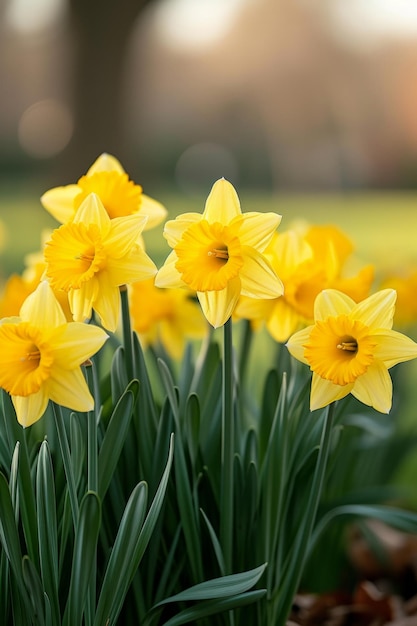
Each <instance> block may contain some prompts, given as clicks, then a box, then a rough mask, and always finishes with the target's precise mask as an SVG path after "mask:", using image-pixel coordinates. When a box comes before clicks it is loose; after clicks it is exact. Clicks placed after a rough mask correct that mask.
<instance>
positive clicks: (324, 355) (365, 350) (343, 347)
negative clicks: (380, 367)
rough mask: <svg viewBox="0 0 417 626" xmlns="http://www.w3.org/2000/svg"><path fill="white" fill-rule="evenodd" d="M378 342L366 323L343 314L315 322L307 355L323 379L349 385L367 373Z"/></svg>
mask: <svg viewBox="0 0 417 626" xmlns="http://www.w3.org/2000/svg"><path fill="white" fill-rule="evenodd" d="M375 345H376V344H375V343H374V342H373V341H372V339H371V337H370V336H369V334H368V327H367V326H366V325H365V324H363V323H362V322H360V321H358V320H352V319H350V318H349V317H348V316H347V315H340V316H338V317H328V318H327V319H326V320H319V321H317V322H316V323H315V325H314V327H313V329H312V331H311V333H310V337H309V340H308V343H307V344H306V345H305V346H304V356H305V358H306V359H307V361H308V362H309V364H310V369H311V370H312V371H313V372H315V373H316V374H318V375H319V376H321V378H325V379H326V380H330V381H331V382H333V383H334V384H336V385H347V384H349V383H353V382H354V381H355V380H356V379H357V378H358V376H361V375H362V374H364V373H365V372H366V370H367V369H368V367H369V365H370V364H371V363H372V360H373V358H374V357H373V353H374V348H375Z"/></svg>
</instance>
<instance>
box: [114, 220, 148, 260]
mask: <svg viewBox="0 0 417 626" xmlns="http://www.w3.org/2000/svg"><path fill="white" fill-rule="evenodd" d="M147 219H148V218H147V217H146V216H139V215H137V214H134V215H127V216H125V217H115V218H113V219H112V220H111V226H110V230H109V232H108V233H107V235H106V238H105V239H104V241H103V244H104V246H105V247H106V252H107V254H108V255H109V256H110V257H113V258H117V257H121V256H124V255H126V254H128V253H129V252H130V251H131V250H132V248H133V246H134V245H135V244H136V243H137V241H138V238H139V235H140V234H141V233H142V230H143V229H144V226H145V224H146V222H147Z"/></svg>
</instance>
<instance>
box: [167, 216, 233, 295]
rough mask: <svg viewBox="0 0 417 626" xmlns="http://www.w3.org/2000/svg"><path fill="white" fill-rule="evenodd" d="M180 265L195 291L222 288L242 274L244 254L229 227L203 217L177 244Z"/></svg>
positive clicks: (182, 273)
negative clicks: (211, 222) (240, 271)
mask: <svg viewBox="0 0 417 626" xmlns="http://www.w3.org/2000/svg"><path fill="white" fill-rule="evenodd" d="M175 252H176V254H177V257H178V261H177V263H176V268H177V270H178V271H179V272H180V274H181V277H182V279H183V281H184V282H185V283H186V284H187V285H188V286H189V287H190V289H192V290H193V291H219V290H221V289H224V288H225V287H226V286H227V283H228V282H229V280H231V279H233V278H235V277H236V276H237V275H238V274H239V270H240V269H241V267H242V265H243V256H242V250H241V245H240V241H239V239H238V237H237V236H236V235H235V234H234V233H233V231H232V229H231V228H230V227H229V226H223V225H222V224H220V223H219V222H214V223H213V224H210V223H209V222H207V220H201V221H199V222H197V223H195V224H192V225H191V226H190V227H189V228H187V230H186V231H185V232H184V233H183V236H182V238H181V240H180V241H179V243H178V244H177V245H176V246H175Z"/></svg>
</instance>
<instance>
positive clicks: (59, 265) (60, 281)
mask: <svg viewBox="0 0 417 626" xmlns="http://www.w3.org/2000/svg"><path fill="white" fill-rule="evenodd" d="M106 258H107V257H106V253H105V250H104V247H103V243H102V240H101V235H100V231H99V228H98V226H97V225H96V224H88V225H85V224H82V223H73V222H69V223H67V224H63V225H62V226H60V227H59V228H58V229H56V230H54V231H53V233H52V235H51V239H50V240H49V241H48V242H47V244H46V246H45V261H46V263H47V269H46V274H47V276H48V279H49V281H50V284H51V286H52V287H53V288H54V289H64V290H65V291H70V289H79V288H80V287H81V285H82V284H83V283H85V282H86V281H88V280H90V279H91V278H93V276H94V275H95V274H96V273H97V272H99V271H100V270H101V269H103V268H104V267H105V265H106Z"/></svg>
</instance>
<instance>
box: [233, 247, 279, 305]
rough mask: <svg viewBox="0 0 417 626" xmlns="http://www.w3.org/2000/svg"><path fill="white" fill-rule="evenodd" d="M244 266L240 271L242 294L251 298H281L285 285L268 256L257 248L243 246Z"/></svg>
mask: <svg viewBox="0 0 417 626" xmlns="http://www.w3.org/2000/svg"><path fill="white" fill-rule="evenodd" d="M242 253H243V266H242V268H241V270H240V272H239V276H240V280H241V283H242V287H241V290H242V291H241V292H242V296H249V297H250V298H279V296H282V294H283V293H284V285H283V284H282V282H281V280H280V278H278V276H277V275H276V274H275V272H274V270H273V268H272V265H271V264H270V263H269V261H268V260H267V259H266V257H265V256H264V255H263V254H261V253H260V252H258V251H257V250H255V248H249V247H246V246H245V247H242Z"/></svg>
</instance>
